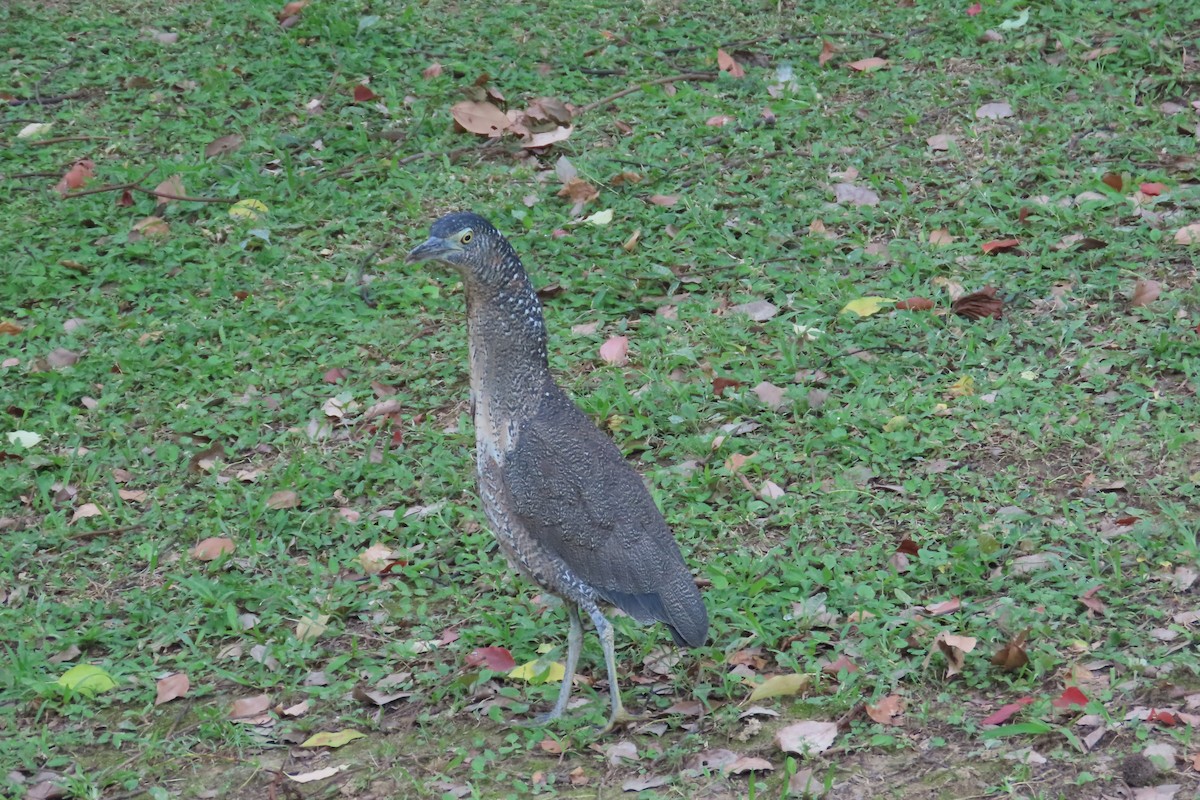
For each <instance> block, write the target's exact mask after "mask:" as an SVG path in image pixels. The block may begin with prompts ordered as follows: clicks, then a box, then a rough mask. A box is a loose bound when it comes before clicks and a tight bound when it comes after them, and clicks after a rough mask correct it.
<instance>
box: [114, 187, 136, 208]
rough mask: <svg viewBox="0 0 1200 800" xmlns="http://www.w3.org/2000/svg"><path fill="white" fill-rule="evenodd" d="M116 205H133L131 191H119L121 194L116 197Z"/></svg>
mask: <svg viewBox="0 0 1200 800" xmlns="http://www.w3.org/2000/svg"><path fill="white" fill-rule="evenodd" d="M117 205H119V206H131V205H133V192H131V191H129V190H128V189H126V190H125V191H123V192H121V196H120V197H118V198H117Z"/></svg>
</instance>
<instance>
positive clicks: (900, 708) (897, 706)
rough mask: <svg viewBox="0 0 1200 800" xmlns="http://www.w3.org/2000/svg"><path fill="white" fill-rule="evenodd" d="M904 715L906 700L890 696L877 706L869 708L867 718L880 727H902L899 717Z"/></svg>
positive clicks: (893, 695)
mask: <svg viewBox="0 0 1200 800" xmlns="http://www.w3.org/2000/svg"><path fill="white" fill-rule="evenodd" d="M903 713H904V698H903V697H901V696H900V695H898V694H889V695H888V696H887V697H885V698H883V699H882V700H880V701H879V702H878V703H876V704H875V705H873V706H872V705H868V706H867V716H868V717H870V718H871V719H873V720H875V721H876V722H878V723H879V724H880V725H902V724H903V723H902V722H901V721H900V719H899V717H900V715H901V714H903Z"/></svg>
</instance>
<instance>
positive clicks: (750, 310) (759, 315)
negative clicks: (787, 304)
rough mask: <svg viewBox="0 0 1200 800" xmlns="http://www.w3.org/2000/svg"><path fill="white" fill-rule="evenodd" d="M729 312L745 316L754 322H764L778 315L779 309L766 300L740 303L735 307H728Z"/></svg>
mask: <svg viewBox="0 0 1200 800" xmlns="http://www.w3.org/2000/svg"><path fill="white" fill-rule="evenodd" d="M729 310H730V311H732V312H734V313H736V314H745V315H746V316H747V317H749V318H750V319H752V320H754V321H755V322H766V321H767V320H769V319H771V318H772V317H774V316H775V315H776V314H778V313H779V308H778V307H777V306H776V305H775V304H774V303H771V302H768V301H766V300H752V301H751V302H749V303H740V304H739V305H736V306H730V307H729Z"/></svg>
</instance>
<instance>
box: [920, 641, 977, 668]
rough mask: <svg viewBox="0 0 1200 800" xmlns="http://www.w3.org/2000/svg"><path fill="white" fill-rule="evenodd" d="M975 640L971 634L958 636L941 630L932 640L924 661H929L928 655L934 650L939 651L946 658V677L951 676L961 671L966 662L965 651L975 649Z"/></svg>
mask: <svg viewBox="0 0 1200 800" xmlns="http://www.w3.org/2000/svg"><path fill="white" fill-rule="evenodd" d="M976 641H977V640H976V639H975V638H973V637H971V636H958V635H956V634H952V633H946V632H944V631H943V632H942V633H939V634H938V635H937V638H936V639H934V640H933V646H932V647H931V648H929V653H928V655H926V656H925V663H926V664H928V663H929V659H930V657H931V656H932V655H933V654H934V653H935V652H940V653H941V654H942V655H943V656H945V658H946V677H947V678H952V677H954V676H955V675H957V674H959V673H960V672H962V670H963V667H964V666H965V664H966V656H967V653H969V652H971V651H972V650H974V649H975V643H976Z"/></svg>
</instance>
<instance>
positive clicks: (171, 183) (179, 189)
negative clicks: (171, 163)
mask: <svg viewBox="0 0 1200 800" xmlns="http://www.w3.org/2000/svg"><path fill="white" fill-rule="evenodd" d="M154 191H156V192H160V193H162V194H170V195H175V196H176V197H185V196H186V195H187V191H186V190H185V189H184V188H183V175H181V174H179V173H178V172H177V173H175V174H174V175H172V176H171V177H169V178H167V179H166V180H165V181H163V182H162V183H160V184H158V186H155V187H154ZM155 199H156V200H157V201H158V204H159V205H160V206H164V205H166V204H168V203H173V202H175V201H174V200H172V199H171V198H169V197H156V198H155ZM134 230H142V232H143V233H146V231H145V230H144V229H139V228H137V226H134ZM146 235H147V236H149V235H150V234H149V233H146Z"/></svg>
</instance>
